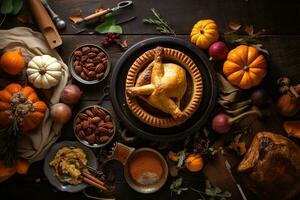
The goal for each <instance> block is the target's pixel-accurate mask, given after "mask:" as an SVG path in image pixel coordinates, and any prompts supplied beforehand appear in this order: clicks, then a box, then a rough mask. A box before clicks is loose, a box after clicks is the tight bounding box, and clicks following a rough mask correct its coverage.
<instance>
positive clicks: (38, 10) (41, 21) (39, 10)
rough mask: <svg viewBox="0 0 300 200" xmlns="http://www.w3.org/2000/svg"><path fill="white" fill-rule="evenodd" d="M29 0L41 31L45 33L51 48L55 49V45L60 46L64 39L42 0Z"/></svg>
mask: <svg viewBox="0 0 300 200" xmlns="http://www.w3.org/2000/svg"><path fill="white" fill-rule="evenodd" d="M27 1H28V3H29V5H30V7H31V10H32V13H33V16H34V18H35V21H36V22H37V24H38V26H39V28H40V31H41V32H42V34H43V35H44V37H45V39H46V41H47V43H48V44H49V46H50V48H51V49H54V48H55V47H58V46H60V45H61V44H62V39H61V37H60V35H59V33H58V31H57V29H56V27H55V25H54V24H53V22H52V20H51V18H50V16H49V14H48V12H47V11H46V9H45V8H44V6H43V4H42V2H41V1H40V0H27Z"/></svg>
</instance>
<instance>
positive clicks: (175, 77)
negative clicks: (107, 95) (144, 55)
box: [127, 47, 187, 119]
mask: <svg viewBox="0 0 300 200" xmlns="http://www.w3.org/2000/svg"><path fill="white" fill-rule="evenodd" d="M162 54H163V48H162V47H157V48H156V49H155V56H154V61H153V62H152V63H151V64H150V65H149V66H148V67H147V68H146V69H145V70H144V71H143V72H142V73H141V74H140V75H139V78H138V80H137V85H139V82H141V81H142V80H143V79H144V78H141V77H144V76H149V72H150V73H151V75H150V76H151V81H150V83H149V84H145V85H141V86H135V87H131V88H127V94H129V95H134V96H139V97H141V98H142V99H143V100H144V101H146V102H147V103H148V104H150V105H151V106H153V107H154V108H157V109H159V110H161V111H163V112H165V113H168V114H171V115H172V116H173V118H174V119H181V118H182V117H183V113H182V111H181V110H180V101H181V99H182V97H183V95H184V94H185V92H186V89H187V80H186V74H185V70H184V69H183V68H182V67H181V66H179V65H177V64H175V63H162Z"/></svg>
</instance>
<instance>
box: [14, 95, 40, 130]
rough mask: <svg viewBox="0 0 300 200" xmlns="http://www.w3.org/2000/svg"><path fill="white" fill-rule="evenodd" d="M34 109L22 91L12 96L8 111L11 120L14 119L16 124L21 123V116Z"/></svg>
mask: <svg viewBox="0 0 300 200" xmlns="http://www.w3.org/2000/svg"><path fill="white" fill-rule="evenodd" d="M34 110H35V109H34V105H33V103H32V102H31V101H29V100H27V99H26V97H25V96H24V95H23V94H22V93H20V92H17V93H15V94H14V95H13V96H12V98H11V111H10V119H11V120H16V121H17V122H18V124H19V125H21V124H22V121H23V118H24V117H25V116H26V115H28V114H29V113H31V112H33V111H34Z"/></svg>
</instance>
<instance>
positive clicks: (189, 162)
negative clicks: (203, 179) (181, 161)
mask: <svg viewBox="0 0 300 200" xmlns="http://www.w3.org/2000/svg"><path fill="white" fill-rule="evenodd" d="M185 166H186V168H187V169H188V170H189V171H190V172H199V171H201V170H202V169H203V166H204V163H203V159H202V157H201V155H199V154H191V155H189V156H188V157H187V158H186V159H185Z"/></svg>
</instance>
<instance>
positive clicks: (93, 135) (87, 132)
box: [73, 105, 116, 148]
mask: <svg viewBox="0 0 300 200" xmlns="http://www.w3.org/2000/svg"><path fill="white" fill-rule="evenodd" d="M73 129H74V134H75V136H76V138H77V139H78V140H79V141H80V142H81V143H82V144H84V145H86V146H88V147H92V148H99V147H103V146H105V145H106V144H108V143H109V142H110V141H111V140H112V138H113V137H114V135H115V132H116V126H115V122H114V120H113V118H112V115H111V114H110V112H109V111H108V110H106V109H105V108H103V107H101V106H97V105H93V106H87V107H85V108H83V109H81V110H80V111H79V112H78V113H77V115H76V116H75V118H74V123H73Z"/></svg>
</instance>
